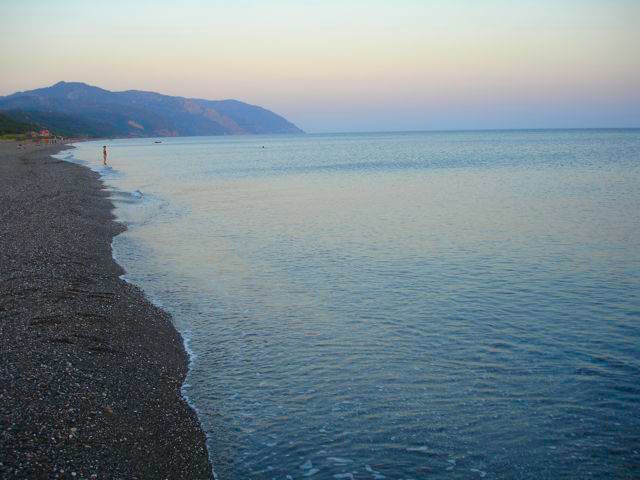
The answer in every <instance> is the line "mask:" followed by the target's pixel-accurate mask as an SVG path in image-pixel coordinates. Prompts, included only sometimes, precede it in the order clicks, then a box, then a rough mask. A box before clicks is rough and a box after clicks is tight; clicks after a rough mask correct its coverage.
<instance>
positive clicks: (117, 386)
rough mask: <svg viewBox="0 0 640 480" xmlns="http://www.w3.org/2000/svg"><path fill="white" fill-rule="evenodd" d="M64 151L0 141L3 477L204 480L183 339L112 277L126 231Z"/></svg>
mask: <svg viewBox="0 0 640 480" xmlns="http://www.w3.org/2000/svg"><path fill="white" fill-rule="evenodd" d="M69 148H73V147H70V146H68V145H63V144H53V145H49V146H44V147H37V148H28V149H26V150H18V149H17V142H2V143H0V334H1V335H0V351H1V352H2V354H1V355H0V373H1V374H2V378H3V385H2V386H0V427H1V428H0V477H2V478H24V477H28V478H114V477H116V478H193V479H200V478H207V479H210V478H212V469H211V465H210V463H209V456H208V452H207V448H206V438H205V434H204V432H203V430H202V428H201V426H200V423H199V420H198V418H197V415H196V413H195V411H194V409H193V408H192V407H191V406H190V405H189V404H188V402H187V400H186V399H185V398H183V396H182V385H183V382H184V379H185V376H186V374H187V371H188V363H189V358H188V355H187V353H186V350H185V347H184V343H183V338H182V337H181V336H180V334H179V333H178V331H177V330H176V329H175V327H174V326H173V323H172V322H171V318H170V316H169V314H168V313H166V312H164V311H163V310H161V309H160V308H158V307H157V306H155V305H153V304H152V303H151V301H150V300H148V299H147V298H146V297H145V296H144V293H143V292H142V291H141V290H140V289H139V288H138V287H136V286H134V285H132V284H130V283H128V282H126V281H125V280H123V279H121V278H120V275H122V274H123V273H124V271H123V269H122V268H121V267H120V266H119V265H118V264H117V263H116V261H115V260H114V258H113V256H112V249H111V243H112V239H113V237H114V236H116V235H117V234H119V233H121V232H122V231H124V227H123V226H122V225H121V224H118V223H117V222H116V221H115V220H114V216H113V213H112V210H113V204H112V202H111V200H110V199H109V198H108V197H109V193H108V192H107V191H106V190H105V188H104V185H103V183H102V182H101V180H100V178H99V175H98V174H97V173H95V172H93V171H91V170H90V169H89V168H87V167H83V166H80V165H77V164H73V163H70V162H65V161H63V160H58V159H54V158H52V157H51V156H50V155H52V154H55V153H58V152H59V151H62V150H66V149H69Z"/></svg>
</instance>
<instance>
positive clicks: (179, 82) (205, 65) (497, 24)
mask: <svg viewBox="0 0 640 480" xmlns="http://www.w3.org/2000/svg"><path fill="white" fill-rule="evenodd" d="M0 42H1V45H2V54H1V55H0V95H6V94H9V93H13V92H15V91H18V90H28V89H32V88H37V87H42V86H47V85H51V84H53V83H55V82H57V81H59V80H66V81H83V82H87V83H90V84H92V85H97V86H100V87H103V88H107V89H109V90H126V89H140V90H152V91H157V92H161V93H166V94H171V95H181V96H186V97H199V98H209V99H224V98H236V99H238V100H243V101H246V102H249V103H253V104H258V105H261V106H264V107H266V108H269V109H271V110H273V111H275V112H277V113H280V114H282V115H284V116H285V117H287V118H288V119H290V120H291V121H293V122H294V123H296V124H297V125H298V126H300V127H301V128H303V129H305V130H306V131H309V132H331V131H367V130H374V131H385V130H387V131H388V130H440V129H484V128H557V127H618V126H620V127H624V126H627V127H640V53H639V49H640V1H638V0H536V1H526V0H520V1H515V0H510V1H507V0H485V1H480V0H467V1H464V0H447V1H444V0H443V1H435V0H385V1H382V0H379V1H376V0H369V1H364V0H342V1H337V0H323V1H319V0H318V1H316V0H313V1H312V0H309V1H305V0H297V1H294V0H279V1H278V0H273V1H269V0H262V1H258V0H228V1H224V2H222V1H213V0H209V1H205V0H172V1H163V0H154V1H143V0H126V1H123V0H110V1H108V2H107V1H104V2H103V1H94V0H82V1H80V0H66V1H65V0H59V1H44V0H40V1H37V0H20V1H19V2H18V1H10V0H0Z"/></svg>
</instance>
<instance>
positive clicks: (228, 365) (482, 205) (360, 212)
mask: <svg viewBox="0 0 640 480" xmlns="http://www.w3.org/2000/svg"><path fill="white" fill-rule="evenodd" d="M103 145H106V146H107V149H108V155H109V156H108V162H107V165H106V166H105V165H103V162H102V146H103ZM75 146H76V149H75V150H72V151H65V152H62V153H61V154H60V158H64V159H65V160H69V161H73V162H76V163H80V164H83V165H86V166H88V167H90V168H92V169H94V170H95V171H97V172H99V173H100V174H101V176H102V179H103V181H104V184H105V185H106V187H108V189H109V190H110V192H111V197H112V199H113V203H114V205H115V215H116V216H117V218H118V220H119V221H120V222H122V223H124V224H125V225H126V226H127V228H128V229H127V231H126V232H124V233H123V234H121V235H119V236H117V237H115V239H114V241H113V253H114V257H115V259H116V260H117V261H118V263H120V264H121V265H122V266H123V267H124V269H125V270H126V274H125V275H124V278H125V279H126V280H127V281H129V282H132V283H134V284H136V285H138V286H140V287H141V288H142V289H143V290H144V291H145V292H146V294H147V295H148V297H149V298H150V299H151V300H152V301H153V302H155V303H156V304H158V305H159V306H161V307H162V308H164V309H165V310H167V311H168V312H170V313H171V315H172V316H173V320H174V323H175V326H176V328H177V329H178V331H179V332H180V333H181V334H182V336H183V338H184V341H185V346H186V348H187V351H188V352H189V355H190V369H189V373H188V377H187V379H186V383H185V385H184V388H183V394H184V396H185V398H186V399H187V400H188V401H189V403H190V404H191V405H192V406H193V408H194V409H195V410H196V411H197V413H198V416H199V418H200V421H201V423H202V426H203V429H204V431H205V432H206V434H207V443H208V448H209V453H210V458H211V462H212V465H213V470H214V473H215V476H216V478H217V479H219V480H228V479H251V478H256V479H269V480H270V479H282V480H293V479H305V478H313V479H314V480H320V479H332V480H333V479H338V480H340V479H342V480H359V479H375V480H379V479H398V480H399V479H404V480H409V479H415V480H417V479H427V478H428V479H449V478H459V479H481V478H486V479H493V478H510V479H529V478H531V479H533V478H535V479H562V478H638V477H640V130H566V131H565V130H553V131H544V130H522V131H474V132H410V133H372V134H369V133H367V134H364V133H362V134H307V135H291V136H283V135H280V136H219V137H187V138H158V139H150V138H143V139H126V140H101V141H92V142H82V143H78V144H76V145H75Z"/></svg>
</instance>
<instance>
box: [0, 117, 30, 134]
mask: <svg viewBox="0 0 640 480" xmlns="http://www.w3.org/2000/svg"><path fill="white" fill-rule="evenodd" d="M33 130H38V126H37V125H34V124H31V123H24V122H20V121H18V120H15V119H13V118H10V117H7V116H6V115H2V114H1V113H0V135H20V134H24V133H28V132H31V131H33Z"/></svg>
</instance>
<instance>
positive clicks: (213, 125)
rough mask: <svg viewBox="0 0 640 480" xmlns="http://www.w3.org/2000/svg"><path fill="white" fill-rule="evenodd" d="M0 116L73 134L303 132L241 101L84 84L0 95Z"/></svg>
mask: <svg viewBox="0 0 640 480" xmlns="http://www.w3.org/2000/svg"><path fill="white" fill-rule="evenodd" d="M0 114H3V115H5V116H6V117H9V118H10V119H12V120H14V121H16V122H22V123H24V124H30V125H37V126H39V127H42V128H47V129H49V130H51V131H52V132H55V133H56V134H60V135H64V136H74V137H79V136H82V137H177V136H192V135H242V134H282V133H304V132H303V131H302V130H301V129H299V128H298V127H296V126H295V125H294V124H293V123H291V122H289V121H288V120H287V119H285V118H284V117H282V116H280V115H277V114H275V113H273V112H271V111H269V110H267V109H265V108H262V107H259V106H255V105H249V104H247V103H243V102H240V101H238V100H203V99H197V98H185V97H172V96H168V95H162V94H160V93H154V92H145V91H140V90H127V91H124V92H111V91H108V90H104V89H102V88H99V87H95V86H91V85H87V84H86V83H80V82H58V83H56V84H55V85H52V86H50V87H45V88H38V89H36V90H29V91H25V92H17V93H14V94H12V95H8V96H6V97H0Z"/></svg>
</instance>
